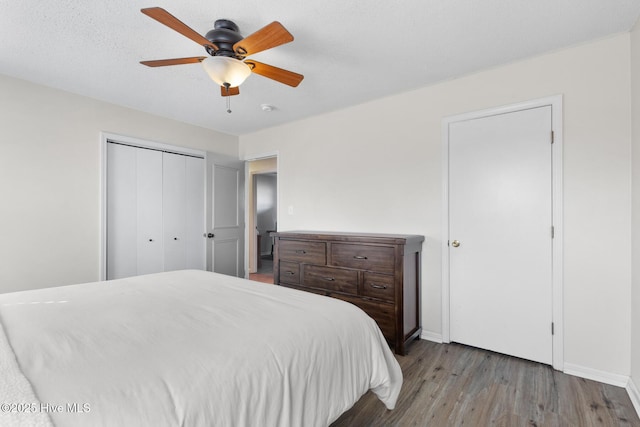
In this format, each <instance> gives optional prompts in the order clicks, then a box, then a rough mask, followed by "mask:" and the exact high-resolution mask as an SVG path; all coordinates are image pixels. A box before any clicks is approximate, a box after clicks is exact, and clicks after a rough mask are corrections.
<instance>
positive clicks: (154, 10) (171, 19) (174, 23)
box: [140, 7, 218, 50]
mask: <svg viewBox="0 0 640 427" xmlns="http://www.w3.org/2000/svg"><path fill="white" fill-rule="evenodd" d="M140 12H142V13H144V14H145V15H147V16H148V17H150V18H153V19H155V20H156V21H158V22H159V23H161V24H164V25H166V26H167V27H169V28H171V29H172V30H175V31H177V32H179V33H180V34H182V35H183V36H185V37H187V38H189V39H191V40H193V41H194V42H196V43H198V44H199V45H202V46H211V47H212V48H213V50H218V46H216V45H215V44H213V43H211V42H210V41H209V40H207V39H205V38H204V37H203V36H201V35H200V34H198V33H196V32H195V31H194V30H192V29H191V28H189V27H188V26H187V24H185V23H184V22H182V21H180V20H179V19H178V18H176V17H175V16H173V15H172V14H170V13H169V12H167V11H166V10H164V9H163V8H161V7H148V8H146V9H140Z"/></svg>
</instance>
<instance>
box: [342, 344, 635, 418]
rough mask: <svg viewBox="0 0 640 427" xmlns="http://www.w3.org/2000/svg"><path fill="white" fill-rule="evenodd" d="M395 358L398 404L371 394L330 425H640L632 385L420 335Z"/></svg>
mask: <svg viewBox="0 0 640 427" xmlns="http://www.w3.org/2000/svg"><path fill="white" fill-rule="evenodd" d="M396 358H397V359H398V361H399V363H400V366H401V368H402V372H403V374H404V384H403V387H402V390H401V392H400V396H399V398H398V403H397V405H396V409H394V410H393V411H388V410H387V409H386V408H385V407H384V405H383V404H382V402H380V401H379V400H378V399H377V397H376V396H375V395H374V394H373V393H371V392H368V393H367V394H365V395H364V396H363V397H362V399H360V401H358V402H357V403H356V404H355V405H354V407H353V408H351V409H350V410H349V411H347V412H345V413H344V414H343V415H342V416H341V417H340V418H339V419H338V420H336V421H335V422H334V423H333V424H332V425H331V426H332V427H343V426H349V427H353V426H367V427H369V426H371V427H373V426H384V427H394V426H402V427H404V426H437V427H441V426H465V427H466V426H505V427H512V426H523V427H524V426H528V427H532V426H536V427H565V426H580V427H591V426H594V427H595V426H598V427H608V426H611V427H618V426H625V427H626V426H629V427H640V418H639V417H638V414H637V413H636V412H635V409H634V408H633V404H632V403H631V400H630V399H629V396H628V395H627V392H626V390H624V389H623V388H621V387H615V386H611V385H606V384H601V383H598V382H595V381H590V380H586V379H584V378H578V377H573V376H570V375H566V374H564V373H562V372H558V371H555V370H553V368H551V367H550V366H547V365H542V364H539V363H535V362H530V361H527V360H522V359H518V358H515V357H510V356H505V355H502V354H497V353H493V352H490V351H486V350H480V349H476V348H472V347H467V346H463V345H459V344H437V343H433V342H429V341H422V340H421V341H418V342H416V343H414V344H413V345H412V346H411V347H409V354H408V355H407V356H396Z"/></svg>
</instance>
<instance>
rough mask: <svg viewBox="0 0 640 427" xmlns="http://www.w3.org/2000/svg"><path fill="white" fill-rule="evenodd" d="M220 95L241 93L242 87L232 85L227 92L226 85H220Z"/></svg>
mask: <svg viewBox="0 0 640 427" xmlns="http://www.w3.org/2000/svg"><path fill="white" fill-rule="evenodd" d="M220 95H222V96H234V95H240V88H239V87H238V86H236V87H230V88H229V92H227V88H226V87H224V86H220Z"/></svg>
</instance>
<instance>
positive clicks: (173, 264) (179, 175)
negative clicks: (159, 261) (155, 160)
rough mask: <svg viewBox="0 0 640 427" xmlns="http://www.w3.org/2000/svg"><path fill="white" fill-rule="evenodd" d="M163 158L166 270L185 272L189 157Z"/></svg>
mask: <svg viewBox="0 0 640 427" xmlns="http://www.w3.org/2000/svg"><path fill="white" fill-rule="evenodd" d="M162 157H163V161H162V212H163V217H164V269H165V271H172V270H184V268H185V267H186V258H185V241H186V240H185V234H186V204H187V197H186V191H185V190H186V169H185V156H181V155H178V154H171V153H162Z"/></svg>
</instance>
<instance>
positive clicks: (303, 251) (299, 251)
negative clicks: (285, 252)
mask: <svg viewBox="0 0 640 427" xmlns="http://www.w3.org/2000/svg"><path fill="white" fill-rule="evenodd" d="M296 253H297V254H302V255H304V254H306V253H307V251H305V250H304V249H298V250H297V251H296Z"/></svg>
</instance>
